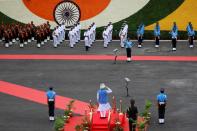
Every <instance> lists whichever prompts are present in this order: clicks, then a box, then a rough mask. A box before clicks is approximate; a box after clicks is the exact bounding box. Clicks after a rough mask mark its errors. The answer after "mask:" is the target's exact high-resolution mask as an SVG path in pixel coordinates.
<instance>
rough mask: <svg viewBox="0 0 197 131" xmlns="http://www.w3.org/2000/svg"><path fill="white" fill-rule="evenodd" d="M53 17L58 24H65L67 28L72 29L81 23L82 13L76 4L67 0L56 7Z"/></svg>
mask: <svg viewBox="0 0 197 131" xmlns="http://www.w3.org/2000/svg"><path fill="white" fill-rule="evenodd" d="M53 16H54V20H55V21H56V23H57V24H62V23H64V24H65V25H66V27H71V26H73V25H74V24H76V23H77V22H79V21H80V18H81V11H80V8H79V6H78V5H77V4H76V3H74V2H72V1H68V0H66V1H62V2H60V3H58V4H57V5H56V7H55V9H54V13H53Z"/></svg>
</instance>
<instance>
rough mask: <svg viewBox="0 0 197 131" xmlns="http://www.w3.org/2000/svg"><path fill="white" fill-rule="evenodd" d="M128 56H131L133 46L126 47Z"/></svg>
mask: <svg viewBox="0 0 197 131" xmlns="http://www.w3.org/2000/svg"><path fill="white" fill-rule="evenodd" d="M126 52H127V57H131V48H126Z"/></svg>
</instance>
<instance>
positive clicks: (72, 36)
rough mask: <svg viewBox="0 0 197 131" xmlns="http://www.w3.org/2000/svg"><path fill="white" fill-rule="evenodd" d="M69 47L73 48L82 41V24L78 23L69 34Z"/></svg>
mask: <svg viewBox="0 0 197 131" xmlns="http://www.w3.org/2000/svg"><path fill="white" fill-rule="evenodd" d="M68 38H69V41H70V42H69V46H70V48H73V47H74V46H75V45H76V44H77V43H78V42H79V41H80V40H81V24H80V23H77V24H75V26H74V27H71V29H70V30H69V32H68Z"/></svg>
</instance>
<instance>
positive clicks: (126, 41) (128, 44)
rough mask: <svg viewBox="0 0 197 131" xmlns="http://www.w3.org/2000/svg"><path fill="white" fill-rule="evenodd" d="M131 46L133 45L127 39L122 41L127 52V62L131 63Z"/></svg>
mask: <svg viewBox="0 0 197 131" xmlns="http://www.w3.org/2000/svg"><path fill="white" fill-rule="evenodd" d="M133 45H134V43H133V42H131V41H130V39H129V38H127V39H126V40H125V41H124V47H125V48H126V52H127V62H130V61H131V48H132V46H133Z"/></svg>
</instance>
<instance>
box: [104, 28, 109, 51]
mask: <svg viewBox="0 0 197 131" xmlns="http://www.w3.org/2000/svg"><path fill="white" fill-rule="evenodd" d="M103 40H104V45H103V46H104V48H107V46H108V33H107V29H106V27H105V29H104V31H103Z"/></svg>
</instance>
